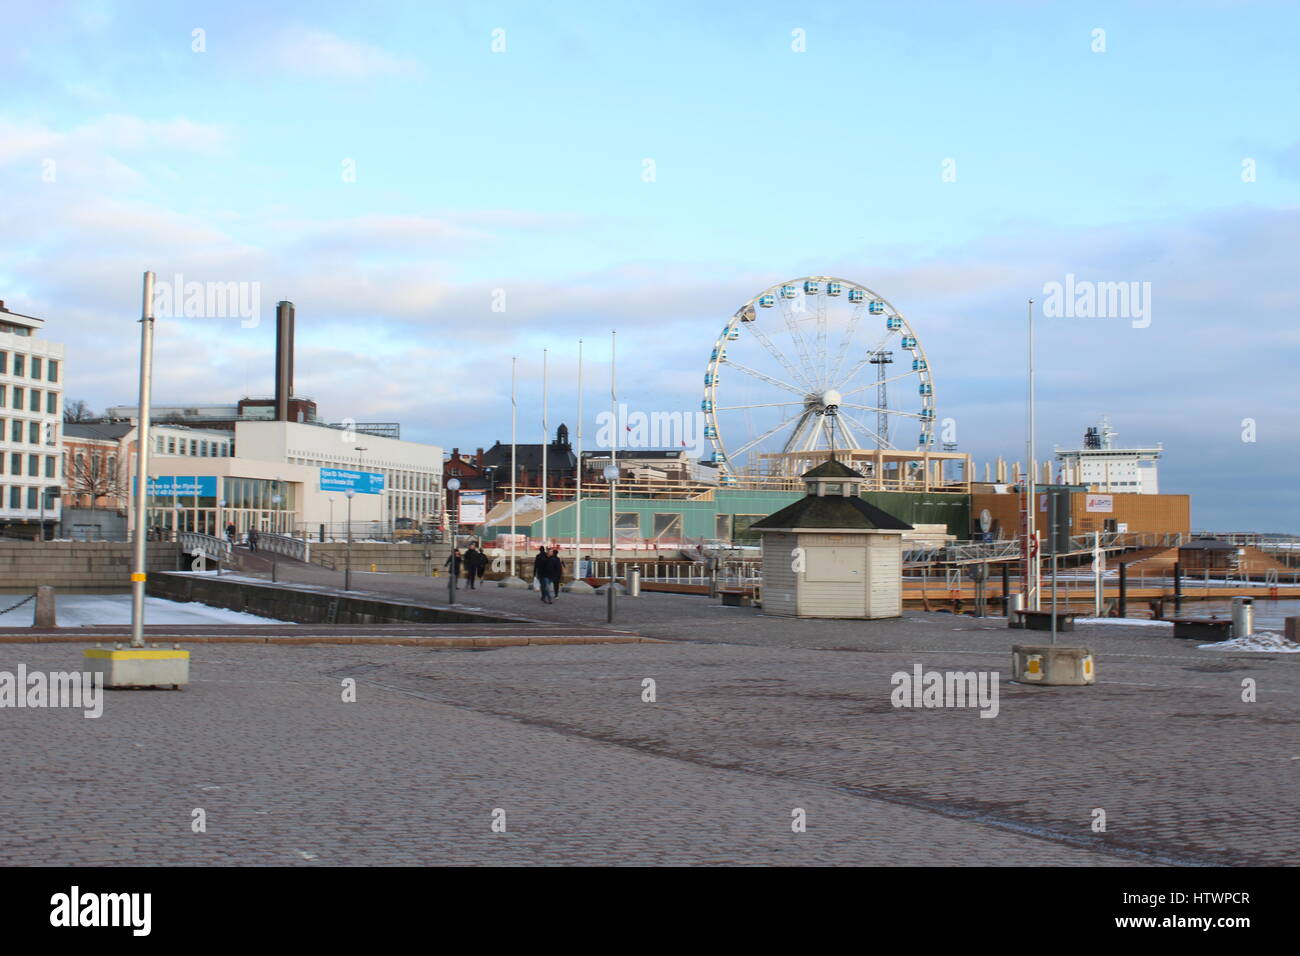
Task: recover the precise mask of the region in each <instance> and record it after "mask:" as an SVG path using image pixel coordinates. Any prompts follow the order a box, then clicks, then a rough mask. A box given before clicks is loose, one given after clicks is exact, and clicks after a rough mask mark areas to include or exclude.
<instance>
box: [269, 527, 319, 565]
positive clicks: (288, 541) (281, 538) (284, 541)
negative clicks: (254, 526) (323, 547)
mask: <svg viewBox="0 0 1300 956" xmlns="http://www.w3.org/2000/svg"><path fill="white" fill-rule="evenodd" d="M257 550H258V551H268V552H271V553H272V554H280V555H283V556H284V557H286V558H295V559H297V560H298V561H310V560H311V544H310V543H309V542H307V541H304V540H302V538H291V537H289V536H288V535H287V534H272V533H271V532H269V531H260V532H258V535H257Z"/></svg>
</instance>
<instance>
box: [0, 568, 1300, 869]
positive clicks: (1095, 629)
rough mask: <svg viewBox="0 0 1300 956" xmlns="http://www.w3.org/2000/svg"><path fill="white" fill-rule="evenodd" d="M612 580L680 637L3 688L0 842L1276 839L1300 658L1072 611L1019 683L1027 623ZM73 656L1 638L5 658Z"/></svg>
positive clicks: (314, 659)
mask: <svg viewBox="0 0 1300 956" xmlns="http://www.w3.org/2000/svg"><path fill="white" fill-rule="evenodd" d="M382 577H384V578H389V579H391V578H397V577H398V576H396V575H386V576H382ZM417 580H418V579H417ZM422 583H424V584H425V586H426V587H427V582H422ZM407 584H408V582H402V581H397V582H395V583H393V584H392V585H391V586H392V587H395V588H396V587H403V586H407ZM481 597H482V599H483V603H484V604H486V603H487V602H488V601H490V600H501V601H502V602H503V604H504V602H511V604H512V605H513V604H519V605H521V606H522V602H523V601H527V600H529V594H528V593H527V592H523V593H519V592H515V593H511V592H509V591H507V590H505V589H489V590H488V592H486V593H485V594H483V595H481ZM584 601H585V602H589V603H588V605H587V606H586V607H585V608H584V609H583V611H582V612H580V613H578V614H573V619H574V620H576V621H577V622H579V623H597V621H596V620H594V619H593V618H592V617H591V616H589V615H591V614H594V612H595V610H596V609H595V608H593V607H592V605H596V604H597V603H598V602H600V601H601V599H600V598H597V597H591V596H586V595H570V596H565V597H564V598H562V599H561V601H560V602H559V603H557V604H556V605H555V606H554V607H547V606H541V610H542V614H539V615H538V616H539V617H540V616H543V615H546V616H550V615H560V614H564V613H565V612H566V610H567V609H568V608H579V607H582V605H581V604H580V602H584ZM537 603H538V604H539V605H540V602H537ZM622 608H623V610H622V612H621V613H622V614H624V615H625V617H624V618H621V619H620V622H619V623H620V626H623V627H627V628H629V629H632V628H635V629H636V630H637V631H638V632H639V633H645V634H647V635H649V636H656V637H668V638H672V639H673V640H671V642H670V643H665V644H629V645H600V646H545V647H506V648H500V649H492V650H482V651H478V650H460V649H455V650H450V649H449V650H430V649H425V648H408V647H342V646H340V647H297V646H293V647H280V646H277V647H270V646H264V645H247V646H242V645H241V646H225V645H206V646H204V645H201V646H197V647H194V648H192V653H193V677H194V681H193V683H192V684H191V686H190V687H189V688H188V689H187V690H185V691H183V692H179V693H177V692H163V691H157V692H153V691H131V692H113V693H110V694H109V696H108V699H107V702H106V705H105V712H104V716H103V717H101V718H99V719H98V720H87V719H85V718H83V717H82V716H81V713H80V711H59V710H39V711H37V710H0V759H3V760H4V766H5V768H6V773H5V774H4V775H3V776H0V807H2V808H3V809H2V810H0V863H5V864H28V863H117V862H122V863H126V862H134V863H179V864H190V863H193V864H200V863H214V862H215V863H254V864H255V863H299V864H302V865H321V864H399V863H412V864H414V863H451V864H472V863H511V864H514V863H598V864H607V863H778V864H781V863H807V864H817V863H833V864H850V863H851V864H980V865H988V864H1051V865H1058V864H1059V865H1132V864H1137V865H1142V864H1162V863H1164V864H1174V865H1177V864H1198V863H1211V864H1212V863H1230V864H1267V863H1295V862H1296V861H1297V856H1298V854H1297V851H1298V850H1300V826H1298V825H1297V823H1296V821H1295V817H1294V793H1295V792H1296V783H1297V773H1298V772H1300V751H1297V750H1296V741H1297V739H1298V738H1297V734H1296V727H1297V725H1298V724H1300V661H1297V660H1295V659H1294V656H1291V657H1288V656H1287V655H1280V654H1277V655H1271V654H1262V655H1261V654H1246V653H1240V654H1229V653H1222V652H1212V651H1201V650H1197V649H1196V648H1195V645H1194V644H1190V643H1188V642H1182V641H1176V640H1174V639H1173V638H1172V637H1169V636H1167V635H1166V634H1165V633H1163V632H1162V631H1161V630H1160V629H1156V628H1141V627H1118V626H1109V625H1084V626H1082V627H1081V628H1080V630H1079V631H1076V632H1075V633H1074V634H1071V635H1066V637H1067V638H1069V639H1070V640H1071V641H1073V642H1076V643H1087V644H1088V645H1090V646H1092V647H1093V648H1094V649H1096V651H1097V653H1098V660H1099V683H1098V684H1097V685H1096V686H1093V687H1085V688H1072V687H1060V688H1049V687H1025V686H1020V685H1016V684H1012V683H1009V682H1008V681H1007V679H1006V678H1007V676H1008V674H1007V671H1008V665H1009V663H1010V661H1009V658H1010V653H1009V649H1010V646H1011V644H1013V643H1017V642H1023V641H1024V640H1025V639H1026V635H1025V634H1024V633H1023V632H1017V631H1008V630H1007V629H1006V628H1005V627H1000V626H997V624H998V623H1000V622H998V621H996V619H994V620H993V621H989V622H981V621H976V620H975V619H972V618H954V617H952V616H951V615H941V614H932V615H922V614H917V615H911V614H909V616H908V617H906V618H904V619H902V620H900V621H890V622H843V623H835V624H832V623H826V622H809V621H801V622H790V621H783V620H777V619H772V618H765V617H763V616H762V615H761V614H758V613H756V612H753V611H749V610H746V609H731V608H727V609H722V608H716V607H714V606H713V604H712V602H710V601H708V599H705V598H693V597H685V596H675V595H646V596H645V597H643V598H641V599H638V600H637V602H633V601H631V600H629V601H626V602H624V604H623V606H622ZM596 616H597V617H599V616H600V615H596ZM554 619H556V620H559V619H560V618H558V617H556V618H554ZM79 653H80V649H79V648H78V647H76V646H74V645H5V646H0V670H8V671H13V670H15V668H16V666H17V664H18V662H20V661H21V662H23V663H25V664H26V665H27V666H28V668H30V669H45V670H65V669H69V668H73V667H76V666H77V663H78V660H79ZM918 663H919V664H920V665H921V666H922V667H923V668H924V669H927V670H929V669H936V670H941V671H943V670H963V671H965V670H977V671H981V670H996V671H999V672H1000V673H1001V679H1000V682H999V685H998V686H999V690H1000V694H999V712H998V716H997V717H996V718H994V719H983V718H981V717H980V716H979V712H978V710H977V709H973V708H968V709H898V708H894V707H893V706H892V705H891V703H890V699H889V698H890V691H891V689H892V685H891V681H890V675H891V674H892V673H894V672H895V671H899V670H903V671H911V670H912V668H913V666H914V665H915V664H918ZM347 677H353V678H355V679H356V680H357V682H358V696H359V699H358V701H357V702H356V703H344V702H343V701H342V700H341V681H342V680H343V679H344V678H347ZM1247 677H1249V678H1252V679H1254V680H1255V681H1256V682H1257V684H1258V689H1257V693H1258V701H1257V702H1254V703H1245V702H1243V701H1242V700H1241V695H1242V680H1243V678H1247ZM646 678H651V679H653V680H654V681H655V691H656V700H655V702H653V703H651V702H645V701H643V700H642V694H643V681H644V680H645V679H646ZM195 808H203V809H204V810H205V811H206V813H207V832H206V833H192V832H191V813H192V811H193V810H194V809H195ZM497 808H500V809H501V810H504V811H505V817H506V832H505V833H494V832H493V831H492V829H491V823H492V813H493V810H494V809H497ZM795 808H803V809H804V810H805V811H806V812H807V832H805V833H794V832H792V831H791V819H792V817H791V813H792V810H794V809H795ZM1098 809H1101V810H1104V811H1105V814H1106V831H1105V832H1104V833H1096V832H1093V830H1092V828H1091V824H1092V823H1093V820H1094V815H1095V814H1094V812H1095V811H1096V810H1098Z"/></svg>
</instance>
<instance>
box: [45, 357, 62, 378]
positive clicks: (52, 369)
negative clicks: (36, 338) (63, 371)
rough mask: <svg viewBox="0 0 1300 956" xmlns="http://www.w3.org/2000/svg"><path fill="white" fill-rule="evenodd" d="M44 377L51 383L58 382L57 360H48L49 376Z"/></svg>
mask: <svg viewBox="0 0 1300 956" xmlns="http://www.w3.org/2000/svg"><path fill="white" fill-rule="evenodd" d="M46 377H47V378H48V379H49V380H50V381H51V382H57V381H58V380H59V362H58V360H57V359H50V361H49V375H48V376H46Z"/></svg>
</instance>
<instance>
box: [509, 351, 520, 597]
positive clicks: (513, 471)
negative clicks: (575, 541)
mask: <svg viewBox="0 0 1300 956" xmlns="http://www.w3.org/2000/svg"><path fill="white" fill-rule="evenodd" d="M518 363H519V359H518V358H517V357H515V356H511V358H510V576H511V577H512V578H513V577H515V550H516V548H517V546H518V542H516V541H515V515H516V513H517V510H518V509H517V508H516V505H517V504H518V502H519V468H518V466H517V465H516V464H515V437H516V436H515V428H516V424H517V418H518V415H517V406H516V403H515V366H516V365H517V364H518Z"/></svg>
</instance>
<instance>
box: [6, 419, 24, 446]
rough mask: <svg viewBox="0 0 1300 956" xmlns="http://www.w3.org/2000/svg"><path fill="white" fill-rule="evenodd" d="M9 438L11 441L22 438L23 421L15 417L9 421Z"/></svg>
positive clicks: (18, 440) (17, 440)
mask: <svg viewBox="0 0 1300 956" xmlns="http://www.w3.org/2000/svg"><path fill="white" fill-rule="evenodd" d="M9 440H10V441H12V442H20V441H22V440H23V423H22V422H21V421H20V420H18V419H17V418H15V419H14V420H13V421H11V422H10V423H9Z"/></svg>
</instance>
